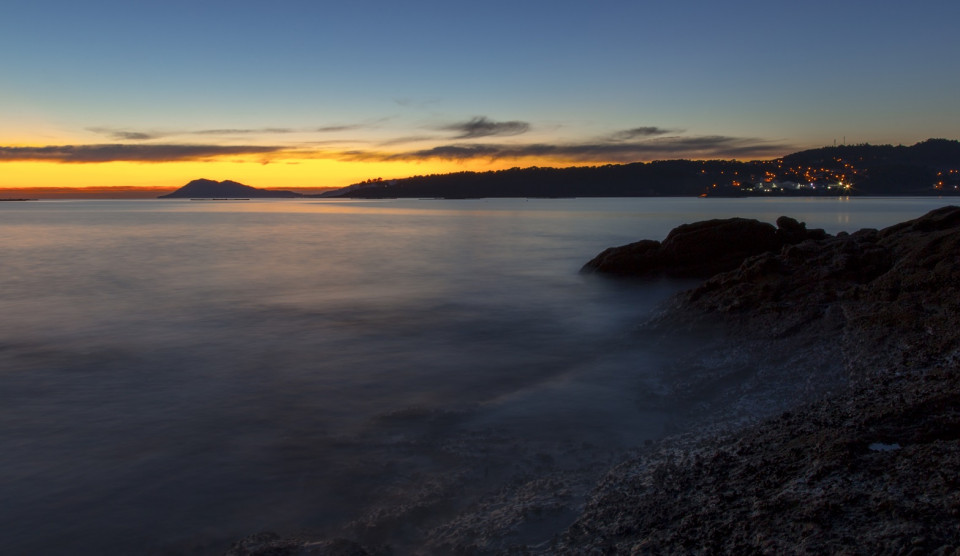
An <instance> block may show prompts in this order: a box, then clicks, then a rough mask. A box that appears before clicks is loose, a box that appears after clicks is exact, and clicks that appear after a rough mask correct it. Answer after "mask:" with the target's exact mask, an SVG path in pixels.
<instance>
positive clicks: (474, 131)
mask: <svg viewBox="0 0 960 556" xmlns="http://www.w3.org/2000/svg"><path fill="white" fill-rule="evenodd" d="M440 129H442V130H444V131H457V132H459V133H460V134H459V135H457V136H456V137H454V139H475V138H477V137H490V136H494V135H501V136H502V135H520V134H522V133H526V132H527V131H529V130H530V124H528V123H527V122H521V121H516V120H514V121H510V122H495V121H493V120H491V119H488V118H487V117H485V116H478V117H476V118H473V119H471V120H469V121H466V122H460V123H456V124H450V125H446V126H443V127H441V128H440Z"/></svg>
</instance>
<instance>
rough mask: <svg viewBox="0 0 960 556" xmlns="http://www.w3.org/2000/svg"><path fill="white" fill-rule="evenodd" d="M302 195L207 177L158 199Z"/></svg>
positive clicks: (263, 197) (287, 197)
mask: <svg viewBox="0 0 960 556" xmlns="http://www.w3.org/2000/svg"><path fill="white" fill-rule="evenodd" d="M295 197H302V195H300V194H299V193H294V192H293V191H273V190H270V189H258V188H256V187H250V186H249V185H244V184H242V183H237V182H235V181H230V180H224V181H214V180H207V179H199V180H193V181H191V182H190V183H188V184H187V185H184V186H183V187H181V188H180V189H178V190H176V191H174V192H173V193H168V194H167V195H160V196H159V197H157V198H158V199H177V198H187V199H212V198H231V199H237V198H250V199H268V198H280V199H290V198H295Z"/></svg>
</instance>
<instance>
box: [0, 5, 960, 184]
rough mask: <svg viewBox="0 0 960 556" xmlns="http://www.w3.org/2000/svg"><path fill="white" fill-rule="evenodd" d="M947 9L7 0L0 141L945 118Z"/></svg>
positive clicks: (683, 145) (568, 143)
mask: <svg viewBox="0 0 960 556" xmlns="http://www.w3.org/2000/svg"><path fill="white" fill-rule="evenodd" d="M958 29H960V3H958V2H947V1H925V0H919V1H916V2H913V3H905V2H887V1H881V2H849V1H835V2H820V1H815V2H803V3H800V2H722V3H721V2H704V1H691V0H688V1H673V2H669V3H668V2H609V1H599V2H591V3H586V2H556V1H555V2H541V1H527V2H519V1H514V2H500V1H492V2H491V1H488V2H483V3H449V2H443V3H441V2H406V3H401V2H380V1H364V0H359V1H353V2H336V3H334V2H322V1H320V2H300V1H275V2H269V3H268V2H243V1H233V2H219V1H217V2H210V1H207V2H180V1H174V2H162V3H161V2H149V3H147V2H130V1H127V2H97V1H94V2H90V3H78V2H61V1H51V2H39V1H36V0H34V1H32V2H21V1H19V0H13V1H11V0H8V1H7V2H5V7H4V9H3V17H2V19H0V48H2V50H3V52H4V56H3V57H2V58H0V75H2V77H0V163H2V162H6V163H24V162H37V161H42V162H44V163H46V164H61V163H63V162H64V161H66V162H89V163H95V164H111V163H112V162H113V159H112V158H111V157H112V156H114V155H115V156H116V160H117V161H119V162H124V161H125V162H140V163H143V164H144V165H146V166H148V167H153V169H154V170H155V169H156V168H155V165H156V164H160V163H164V164H173V163H176V162H187V161H190V162H197V161H201V160H205V161H208V162H213V161H216V160H222V159H223V157H224V156H229V157H233V159H234V160H239V159H238V157H248V161H249V162H250V163H255V164H262V163H264V162H276V161H285V160H297V161H299V162H302V163H303V164H302V166H303V171H304V172H309V171H318V170H320V168H319V167H317V166H315V165H312V164H310V163H308V162H309V161H316V160H327V161H330V163H331V164H332V163H333V162H336V163H337V164H338V166H337V170H336V172H341V171H343V172H346V173H344V174H343V176H342V178H337V179H341V180H348V179H352V178H351V177H350V176H352V175H353V174H350V172H347V171H346V168H350V167H355V168H357V171H358V172H360V171H361V170H360V165H363V164H366V165H370V164H373V163H386V162H387V161H389V162H391V163H394V164H399V163H400V162H407V163H415V164H417V165H419V166H418V167H417V168H420V170H418V171H422V170H423V169H425V168H434V167H436V168H442V169H448V168H450V167H463V168H467V169H474V168H477V169H483V168H486V167H492V166H497V167H504V166H527V165H531V164H540V165H544V164H550V163H553V164H556V165H564V164H570V163H598V162H623V161H630V160H650V159H662V158H675V157H687V158H704V157H706V158H734V157H736V158H752V157H755V158H767V157H772V156H778V155H780V154H786V153H788V152H791V151H793V150H797V149H802V148H809V147H816V146H822V145H826V144H832V142H833V141H834V140H837V141H838V142H839V141H842V140H843V138H844V137H845V138H846V141H847V142H848V143H851V142H871V143H893V144H899V143H902V144H912V143H914V142H916V141H919V140H923V139H926V138H929V137H945V138H950V139H956V138H958V132H957V130H960V107H958V103H957V101H956V100H955V99H956V96H957V91H958V90H960V61H958V57H957V55H958V54H960V31H958ZM116 145H120V146H128V147H129V148H126V149H113V150H111V149H108V148H106V147H107V146H116ZM183 145H189V146H191V147H197V149H198V150H196V151H191V150H184V149H179V150H178V149H176V148H174V147H178V146H183ZM65 146H69V147H73V149H74V150H73V151H71V152H70V154H69V156H67V155H64V154H63V153H62V152H61V151H62V147H65ZM39 147H55V148H53V149H48V150H46V151H43V152H40V151H37V150H36V148H39ZM94 147H96V148H97V149H99V150H96V154H95V155H90V156H89V158H84V157H86V156H87V155H86V154H81V153H87V152H93V150H92V149H93V148H94ZM200 147H210V149H211V150H209V152H207V151H202V149H200ZM242 147H251V148H250V149H248V150H244V149H243V148H242ZM78 148H79V149H80V150H78ZM257 148H259V149H260V150H257ZM31 149H33V150H31ZM58 149H60V150H58ZM83 149H88V150H83ZM151 149H154V150H151ZM163 149H166V150H163ZM217 149H221V150H217ZM264 149H267V150H266V151H265V150H264ZM156 152H162V153H164V154H162V155H157V154H156ZM198 152H202V154H197V153H198ZM265 152H269V153H271V154H270V155H269V160H267V159H266V158H264V157H266V156H267V155H266V154H264V153H265ZM115 153H118V154H115ZM170 153H174V154H170ZM176 153H180V154H176ZM183 153H186V154H183ZM71 157H72V158H71ZM257 157H259V158H257ZM351 164H352V165H353V166H351ZM451 165H453V166H451ZM36 167H37V168H39V166H36ZM171 168H172V167H171ZM325 168H326V170H325V171H331V172H332V171H333V166H328V167H325ZM148 169H149V168H148ZM382 169H384V170H387V169H388V168H387V167H382ZM389 169H390V170H395V171H398V172H403V171H404V170H403V167H402V166H395V167H394V166H392V167H390V168H389ZM413 170H415V168H413V167H411V172H410V173H414V171H413ZM127 172H129V169H124V170H123V171H122V172H120V173H121V174H122V173H127ZM289 172H290V170H289V169H287V173H285V174H283V176H287V177H289V176H291V175H292V174H290V173H289ZM336 172H333V173H334V174H336ZM101 174H102V172H101ZM348 174H349V175H348ZM338 175H339V174H338ZM358 175H359V174H358ZM225 177H228V176H225ZM398 177H399V176H398ZM170 179H174V178H170ZM278 179H280V178H278ZM304 179H306V176H305V178H304ZM316 179H319V178H316ZM320 181H322V179H321V180H320ZM298 183H299V182H298ZM4 185H5V184H4V183H0V187H2V186H4ZM331 185H339V184H331Z"/></svg>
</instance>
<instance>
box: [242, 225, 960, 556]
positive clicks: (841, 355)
mask: <svg viewBox="0 0 960 556" xmlns="http://www.w3.org/2000/svg"><path fill="white" fill-rule="evenodd" d="M584 270H585V271H586V272H598V273H606V274H611V275H616V276H630V277H634V278H637V279H655V278H660V277H664V276H666V277H683V278H691V277H698V278H705V281H703V282H702V283H701V284H700V285H699V286H697V287H695V288H693V289H691V290H688V291H685V292H683V293H680V294H678V295H677V296H675V297H674V298H672V299H671V301H670V302H669V303H668V304H667V305H666V306H665V307H664V308H663V310H662V311H661V312H660V313H658V314H657V316H656V317H654V318H653V319H652V320H651V321H650V322H647V323H644V324H643V325H641V326H640V327H639V329H638V330H637V331H636V338H637V341H644V342H648V343H650V345H651V347H652V348H653V347H655V348H656V349H659V350H661V351H662V353H663V354H664V356H665V357H669V358H670V360H671V361H672V363H671V364H670V365H669V366H667V367H665V368H664V370H663V377H662V384H663V387H662V391H661V392H659V393H658V394H657V398H656V399H650V400H645V401H644V403H649V404H664V405H665V406H667V405H669V406H671V407H683V408H685V411H684V415H683V416H682V418H683V422H684V425H683V427H682V430H686V431H689V432H687V433H686V434H683V435H680V436H673V437H669V438H667V439H665V440H663V441H661V442H657V443H653V444H652V445H649V446H645V447H640V448H638V450H637V451H636V453H635V454H634V455H633V456H632V457H631V459H629V460H628V461H625V462H623V463H621V464H619V465H617V466H616V467H614V468H613V469H611V470H609V471H608V472H606V474H605V475H604V476H603V477H602V478H601V479H600V481H599V483H597V484H596V486H595V487H594V488H593V489H592V493H591V494H590V495H589V497H588V498H587V500H586V504H585V505H584V504H583V498H582V497H580V498H579V499H578V496H577V493H579V492H585V490H584V489H577V488H574V486H575V485H576V481H577V480H580V479H569V478H564V477H563V476H561V475H558V474H552V475H551V474H549V473H544V474H542V475H540V476H538V477H535V478H531V480H530V481H528V482H525V483H521V484H519V486H518V487H517V488H516V489H513V490H512V491H509V492H507V491H505V492H503V493H501V495H500V497H499V498H495V499H488V500H487V501H486V503H485V504H481V505H480V506H479V507H477V508H475V509H474V511H473V513H460V514H459V515H451V516H450V519H449V520H448V522H447V523H446V524H445V525H444V524H440V525H439V526H437V527H436V528H435V529H434V533H433V534H432V535H433V536H431V534H427V535H425V536H424V537H423V539H424V544H425V548H424V549H423V550H422V553H425V554H429V553H460V554H495V553H515V554H523V553H542V554H721V553H727V554H752V553H757V554H784V553H786V554H795V553H844V554H960V368H958V367H960V208H958V207H945V208H942V209H938V210H935V211H933V212H930V213H929V214H927V215H925V216H923V217H921V218H918V219H916V220H912V221H909V222H904V223H902V224H898V225H896V226H892V227H890V228H886V229H883V230H861V231H858V232H856V233H852V234H846V233H841V234H838V235H836V236H832V235H828V234H826V233H824V232H823V231H822V230H807V229H806V227H805V226H804V225H803V224H802V223H800V222H797V221H796V220H793V219H790V218H786V217H782V218H780V219H778V221H777V226H776V227H774V226H772V225H770V224H765V223H760V222H756V221H751V220H744V219H728V220H714V221H707V222H701V223H694V224H690V225H686V226H681V227H679V228H677V229H675V230H674V231H673V232H671V234H670V235H669V236H668V237H667V238H666V239H665V240H664V241H663V242H657V241H649V240H648V241H641V242H638V243H635V244H631V245H628V246H623V247H619V248H611V249H608V250H607V251H604V253H602V254H600V255H598V257H597V258H595V259H594V260H593V261H590V262H589V263H587V265H586V266H585V268H584ZM677 354H681V355H677ZM581 479H582V477H581ZM550 512H555V514H554V515H560V516H563V515H572V517H570V518H568V519H567V520H566V522H565V523H566V524H569V523H571V521H572V525H570V526H569V527H568V528H566V530H564V531H558V532H557V534H556V535H555V536H554V537H553V539H552V540H551V541H550V542H549V543H539V544H536V545H524V544H523V543H522V542H512V543H511V542H507V541H504V540H503V537H502V535H503V534H505V533H506V532H510V531H517V530H518V529H522V528H523V526H524V524H527V525H529V524H531V523H536V520H537V519H538V518H539V517H542V515H545V514H549V513H550ZM571 512H572V514H571ZM501 522H502V523H501ZM558 522H559V521H553V522H550V523H554V524H556V523H558ZM561 529H562V527H561ZM440 533H442V535H441V534H440ZM498 535H501V536H499V537H498ZM441 541H442V542H441ZM378 552H379V553H389V551H388V550H386V549H383V548H376V547H370V546H360V545H359V544H356V543H354V542H350V541H324V542H306V541H295V540H290V539H281V538H279V537H276V536H271V535H259V536H254V537H250V538H248V539H244V540H243V541H240V542H238V543H237V544H236V545H235V546H234V547H233V549H231V551H230V552H229V554H232V555H253V554H259V555H265V554H356V555H359V554H367V553H378Z"/></svg>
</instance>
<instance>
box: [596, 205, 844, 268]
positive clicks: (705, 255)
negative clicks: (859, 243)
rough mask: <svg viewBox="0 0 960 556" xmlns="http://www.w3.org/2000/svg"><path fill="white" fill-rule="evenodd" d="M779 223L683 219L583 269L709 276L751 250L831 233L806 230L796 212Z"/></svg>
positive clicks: (608, 252) (734, 265) (601, 256)
mask: <svg viewBox="0 0 960 556" xmlns="http://www.w3.org/2000/svg"><path fill="white" fill-rule="evenodd" d="M777 225H778V226H779V229H777V228H774V227H773V226H772V225H770V224H767V223H764V222H759V221H757V220H751V219H746V218H728V219H723V220H707V221H704V222H696V223H693V224H684V225H682V226H679V227H677V228H674V229H673V230H672V231H671V232H670V233H669V234H668V235H667V237H666V239H664V240H663V243H660V242H659V241H653V240H643V241H638V242H636V243H631V244H628V245H622V246H620V247H611V248H609V249H606V250H605V251H603V252H602V253H600V254H599V255H597V256H596V257H595V258H594V259H593V260H591V261H590V262H588V263H587V264H586V265H584V267H583V271H584V272H600V273H606V274H615V275H620V276H634V277H640V278H656V277H663V276H666V277H670V278H707V277H710V276H713V275H714V274H717V273H719V272H726V271H729V270H733V269H735V268H737V267H738V266H740V263H742V262H743V260H744V259H746V258H747V257H750V256H752V255H758V254H760V253H765V252H768V251H774V250H777V249H780V248H781V247H782V246H783V245H787V244H794V243H800V242H801V241H805V240H807V239H822V238H823V237H825V236H826V234H825V233H824V232H823V230H807V229H806V225H804V224H802V223H799V222H797V221H796V220H794V219H792V218H787V217H780V219H778V220H777Z"/></svg>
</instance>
